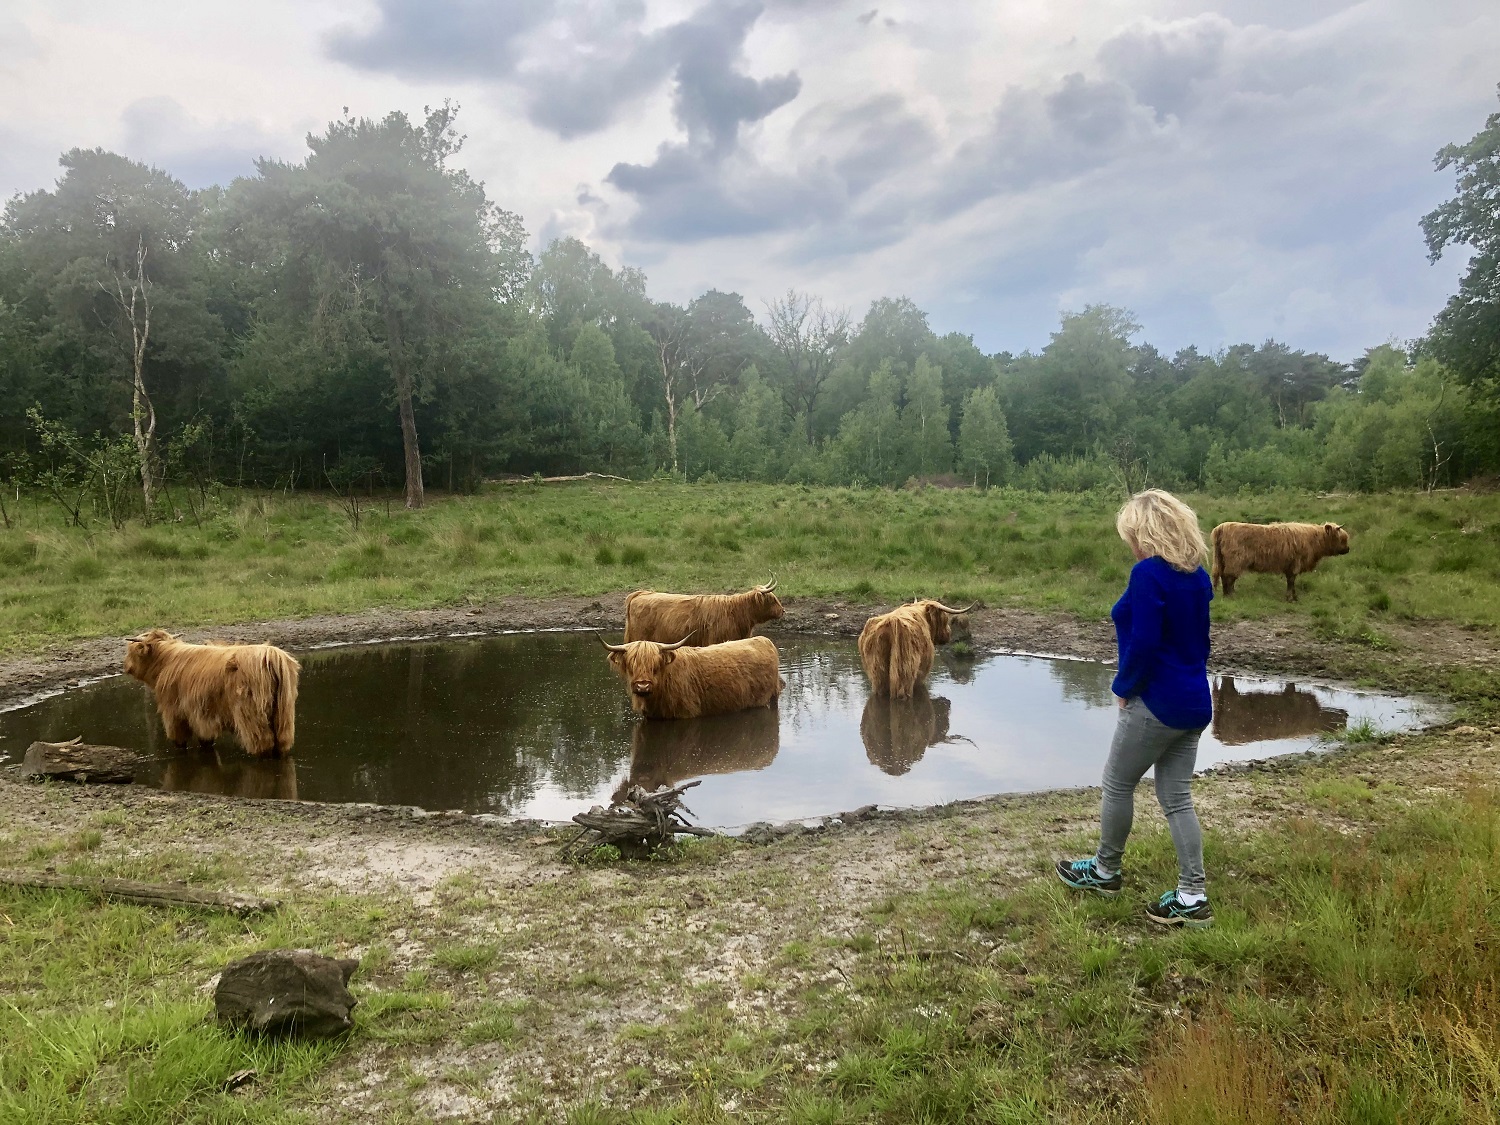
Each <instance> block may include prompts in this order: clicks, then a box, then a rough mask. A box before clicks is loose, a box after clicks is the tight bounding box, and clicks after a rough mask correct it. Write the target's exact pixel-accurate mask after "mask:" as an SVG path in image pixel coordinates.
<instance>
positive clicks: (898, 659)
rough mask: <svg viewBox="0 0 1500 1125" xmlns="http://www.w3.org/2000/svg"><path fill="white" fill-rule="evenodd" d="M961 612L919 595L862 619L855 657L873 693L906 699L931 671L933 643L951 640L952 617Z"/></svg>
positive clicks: (938, 643)
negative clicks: (914, 599) (915, 598)
mask: <svg viewBox="0 0 1500 1125" xmlns="http://www.w3.org/2000/svg"><path fill="white" fill-rule="evenodd" d="M972 608H974V607H973V606H968V607H966V609H972ZM964 612H966V610H964V609H950V608H949V607H948V606H945V605H944V604H943V603H942V602H939V601H933V600H932V599H931V598H923V599H922V600H921V601H917V602H912V603H911V604H910V605H903V606H900V607H898V608H896V609H893V610H891V612H890V613H882V614H880V615H878V616H876V617H872V618H870V619H869V620H868V621H866V622H865V627H864V628H863V629H861V630H860V632H859V660H860V663H861V664H863V665H864V666H865V675H867V676H869V677H870V686H871V687H872V688H873V689H874V691H875V694H876V695H889V696H891V697H892V698H893V699H909V698H910V697H911V693H912V691H913V690H914V689H915V688H916V686H917V685H918V684H919V683H922V682H923V681H925V680H926V679H927V673H929V672H930V671H932V658H933V655H934V654H935V653H936V651H937V646H938V645H945V644H947V643H948V642H949V641H950V640H952V639H953V627H952V620H953V617H954V616H955V615H957V614H960V613H964Z"/></svg>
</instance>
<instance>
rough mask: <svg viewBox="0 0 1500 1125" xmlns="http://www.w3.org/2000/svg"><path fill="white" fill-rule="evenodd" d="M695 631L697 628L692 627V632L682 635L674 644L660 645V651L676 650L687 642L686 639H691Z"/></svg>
mask: <svg viewBox="0 0 1500 1125" xmlns="http://www.w3.org/2000/svg"><path fill="white" fill-rule="evenodd" d="M697 631H698V630H697V629H694V630H693V632H692V633H689V634H688V635H687V636H685V637H683V638H682V640H680V641H678V642H677V643H676V644H675V645H662V646H661V650H662V652H676V651H677V650H678V649H680V648H681V647H682V646H683V645H685V644H687V643H688V641H690V640H692V639H693V633H696V632H697Z"/></svg>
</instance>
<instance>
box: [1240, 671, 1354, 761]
mask: <svg viewBox="0 0 1500 1125" xmlns="http://www.w3.org/2000/svg"><path fill="white" fill-rule="evenodd" d="M1348 724H1349V712H1348V711H1342V710H1340V709H1339V708H1337V707H1325V706H1323V704H1322V703H1321V702H1319V700H1318V697H1317V696H1316V695H1314V694H1313V693H1312V692H1310V691H1301V690H1299V689H1298V687H1297V685H1296V684H1287V685H1286V687H1284V688H1282V690H1280V691H1246V692H1242V691H1240V690H1239V688H1237V687H1236V686H1235V683H1234V677H1233V676H1221V677H1219V679H1218V680H1217V681H1216V682H1215V683H1214V727H1213V733H1214V737H1215V738H1217V739H1218V740H1219V741H1220V742H1221V743H1223V744H1224V745H1225V746H1243V745H1244V744H1245V743H1247V742H1263V741H1270V740H1273V739H1278V738H1302V737H1305V736H1307V735H1310V734H1323V733H1325V732H1332V731H1340V730H1343V729H1344V728H1345V727H1346V726H1347V725H1348Z"/></svg>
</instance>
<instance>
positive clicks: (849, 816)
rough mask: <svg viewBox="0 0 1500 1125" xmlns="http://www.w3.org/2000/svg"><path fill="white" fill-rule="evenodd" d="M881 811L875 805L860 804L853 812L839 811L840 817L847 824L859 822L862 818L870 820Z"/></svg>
mask: <svg viewBox="0 0 1500 1125" xmlns="http://www.w3.org/2000/svg"><path fill="white" fill-rule="evenodd" d="M879 811H880V810H879V809H877V808H876V807H875V806H874V805H860V806H859V808H857V809H855V810H854V811H853V812H846V813H839V819H840V820H841V821H843V822H844V823H845V824H858V823H859V822H860V821H861V820H870V819H871V818H872V817H874V816H875V815H876V813H878V812H879Z"/></svg>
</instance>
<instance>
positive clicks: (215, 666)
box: [125, 629, 301, 757]
mask: <svg viewBox="0 0 1500 1125" xmlns="http://www.w3.org/2000/svg"><path fill="white" fill-rule="evenodd" d="M300 667H301V666H300V665H299V664H298V663H297V661H296V660H294V659H293V658H292V657H291V656H289V655H288V654H287V653H285V652H282V651H281V649H279V648H276V647H275V646H274V645H226V644H207V645H195V644H189V643H188V642H186V641H184V640H181V639H179V638H178V637H175V636H173V635H172V634H171V633H169V632H167V631H166V630H165V629H152V630H151V631H150V632H147V633H142V634H141V635H140V636H138V637H133V638H131V640H130V641H129V642H128V643H127V644H126V646H125V671H126V672H127V673H128V674H129V675H131V676H134V677H135V678H136V679H138V680H140V681H141V683H143V684H145V685H146V686H147V687H149V688H150V689H151V690H152V692H153V693H155V695H156V709H157V710H158V711H159V712H161V721H162V726H163V727H165V728H166V731H167V737H168V738H170V739H171V740H172V741H173V742H175V743H176V744H177V745H178V746H186V745H187V742H188V738H189V737H190V736H194V737H196V738H197V739H198V740H199V741H200V742H203V743H212V742H213V740H214V739H216V738H217V737H219V734H220V733H221V732H223V731H224V730H232V731H234V733H235V736H236V737H237V738H238V739H239V740H240V745H241V746H243V747H244V748H245V753H247V754H250V755H253V756H254V757H260V756H261V755H264V754H272V755H274V754H281V753H284V752H285V751H288V750H290V749H291V748H292V743H293V741H294V740H295V738H296V721H297V676H298V671H299V668H300Z"/></svg>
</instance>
